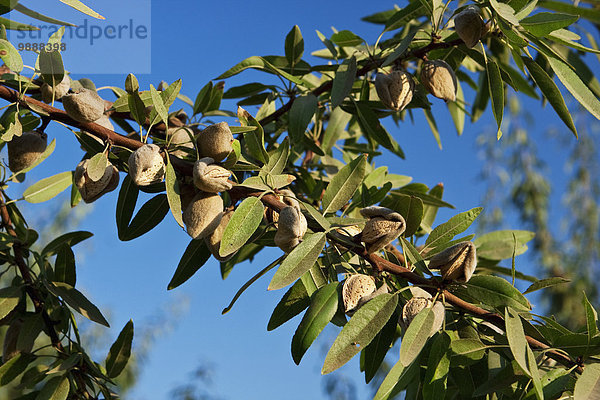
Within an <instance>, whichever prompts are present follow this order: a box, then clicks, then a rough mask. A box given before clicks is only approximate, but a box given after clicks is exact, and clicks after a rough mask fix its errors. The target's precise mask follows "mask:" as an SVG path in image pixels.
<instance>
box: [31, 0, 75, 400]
mask: <svg viewBox="0 0 600 400" xmlns="http://www.w3.org/2000/svg"><path fill="white" fill-rule="evenodd" d="M61 1H63V0H61ZM69 390H71V384H70V383H69V378H67V376H57V377H54V378H52V379H50V380H48V382H46V384H45V385H44V387H43V388H42V390H41V391H40V393H39V394H38V395H37V397H36V398H35V400H67V398H68V397H69Z"/></svg>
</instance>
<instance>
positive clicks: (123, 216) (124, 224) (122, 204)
mask: <svg viewBox="0 0 600 400" xmlns="http://www.w3.org/2000/svg"><path fill="white" fill-rule="evenodd" d="M139 193H140V190H139V189H138V187H137V186H136V185H135V183H133V181H132V180H131V178H130V177H129V174H128V175H126V176H125V179H123V183H122V184H121V189H120V190H119V198H118V199H117V210H116V218H117V233H118V236H119V240H126V239H125V238H126V237H127V228H128V227H129V221H131V217H133V212H134V210H135V205H136V203H137V198H138V195H139Z"/></svg>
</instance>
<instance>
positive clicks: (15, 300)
mask: <svg viewBox="0 0 600 400" xmlns="http://www.w3.org/2000/svg"><path fill="white" fill-rule="evenodd" d="M20 298H21V289H20V288H18V287H14V286H9V287H6V288H2V289H0V319H2V318H4V317H6V316H7V315H8V314H9V313H10V312H11V311H12V310H14V308H15V307H16V306H17V304H19V299H20Z"/></svg>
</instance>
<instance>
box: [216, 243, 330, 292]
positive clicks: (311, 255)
mask: <svg viewBox="0 0 600 400" xmlns="http://www.w3.org/2000/svg"><path fill="white" fill-rule="evenodd" d="M325 241H326V236H325V233H324V232H317V233H314V234H312V235H306V236H305V237H304V240H303V242H302V243H300V244H299V245H298V246H296V248H295V249H294V250H292V252H291V253H290V254H288V256H287V257H286V258H285V260H283V262H282V263H281V266H280V267H279V269H277V271H276V272H275V275H273V278H272V279H271V283H269V287H268V290H277V289H281V288H283V287H285V286H287V285H289V284H291V283H292V282H294V281H296V279H298V278H300V277H301V276H302V275H303V274H304V273H305V272H306V271H308V270H309V269H310V268H311V267H312V266H313V264H314V263H315V262H316V261H317V258H319V254H321V250H323V247H325ZM221 246H223V245H222V244H221Z"/></svg>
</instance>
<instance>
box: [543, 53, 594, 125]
mask: <svg viewBox="0 0 600 400" xmlns="http://www.w3.org/2000/svg"><path fill="white" fill-rule="evenodd" d="M547 60H548V63H549V64H550V67H552V70H553V71H554V73H555V74H556V76H558V79H560V81H561V82H562V83H563V85H565V87H566V88H567V90H568V91H569V92H571V94H572V95H573V97H575V98H576V99H577V101H579V102H580V103H581V105H582V106H584V107H585V108H586V109H587V110H588V111H589V112H590V113H591V114H592V115H593V116H594V117H596V119H600V100H598V98H597V97H596V96H595V95H594V93H592V91H591V90H590V89H589V87H588V85H587V84H586V83H584V82H583V81H582V80H581V78H580V77H579V76H578V75H577V74H576V73H575V71H573V70H572V69H571V67H569V65H568V64H566V63H565V62H564V61H562V60H560V59H558V58H556V57H554V56H553V55H550V56H548V57H547Z"/></svg>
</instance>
